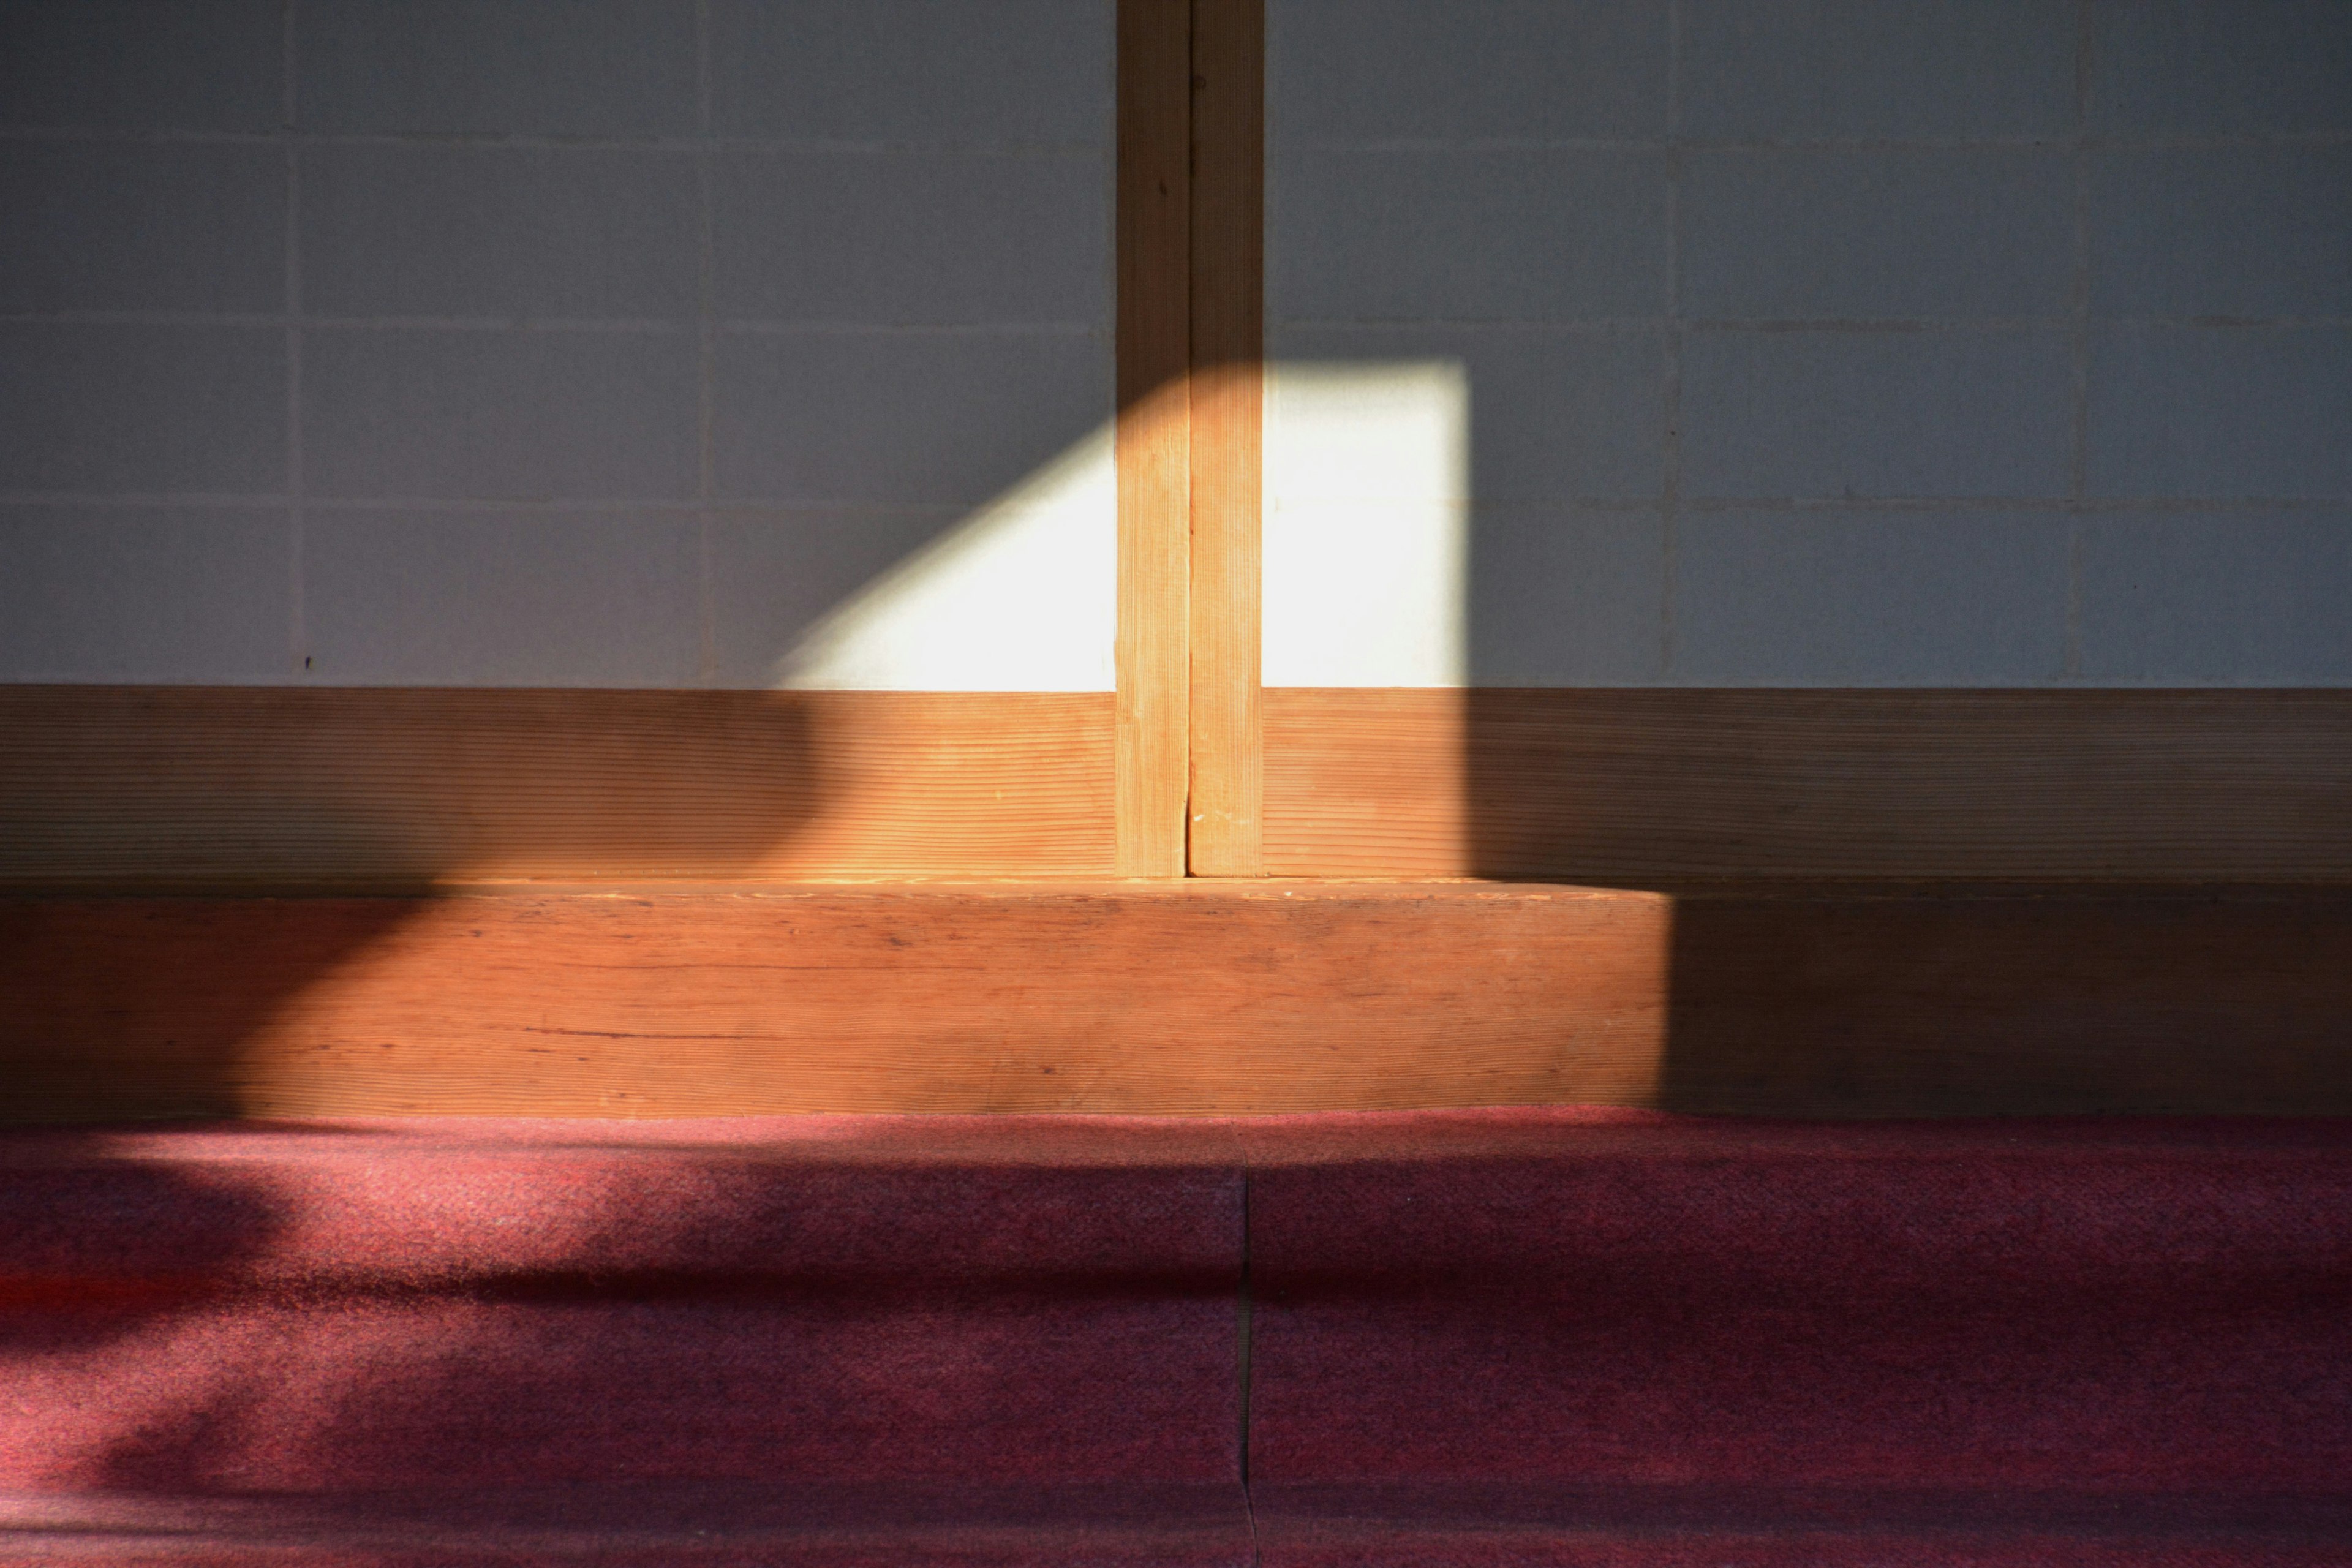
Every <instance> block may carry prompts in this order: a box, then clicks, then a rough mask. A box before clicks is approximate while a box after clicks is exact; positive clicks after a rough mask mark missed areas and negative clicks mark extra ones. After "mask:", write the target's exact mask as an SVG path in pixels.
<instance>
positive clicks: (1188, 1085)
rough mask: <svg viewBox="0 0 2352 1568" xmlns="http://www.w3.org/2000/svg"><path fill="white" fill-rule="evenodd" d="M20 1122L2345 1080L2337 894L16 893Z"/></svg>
mask: <svg viewBox="0 0 2352 1568" xmlns="http://www.w3.org/2000/svg"><path fill="white" fill-rule="evenodd" d="M0 994H5V995H7V997H8V998H9V1005H8V1007H7V1008H6V1009H5V1010H0V1081H5V1082H6V1083H7V1085H8V1094H7V1095H6V1097H5V1111H0V1114H5V1116H6V1117H8V1118H11V1119H15V1120H28V1119H80V1120H98V1121H104V1120H111V1119H120V1118H130V1117H140V1116H159V1115H195V1114H231V1113H234V1114H247V1115H265V1116H326V1115H377V1114H411V1113H435V1114H461V1113H462V1114H500V1115H507V1114H532V1115H594V1116H672V1115H695V1114H719V1113H749V1112H768V1111H776V1112H782V1111H940V1112H945V1111H1087V1112H1110V1113H1125V1114H1136V1113H1154V1114H1157V1113H1169V1114H1183V1113H1193V1112H1268V1111H1307V1110H1374V1109H1394V1108H1403V1107H1413V1106H1444V1105H1484V1104H1527V1103H1561V1102H1577V1101H1582V1102H1607V1103H1616V1104H1629V1105H1648V1106H1656V1107H1662V1108H1666V1109H1673V1110H1698V1111H1738V1112H1759V1113H1769V1114H1775V1115H1790V1116H1873V1115H1931V1114H1991V1113H2021V1112H2050V1111H2070V1112H2071V1111H2199V1112H2225V1111H2262V1112H2305V1113H2307V1112H2347V1111H2352V893H2347V892H2346V891H2344V890H2341V889H2306V890H2304V891H2301V892H2294V891H2288V892H2278V891H2262V890H2251V891H2240V892H2231V893H2214V892H2200V891H2186V892H2164V893H2159V892H2150V891H2145V890H2143V891H2140V892H2137V893H2115V892H2099V891H2073V892H2068V891H2063V890H2059V891H2053V890H2049V889H2042V890H2032V889H2025V890H2006V891H1992V890H1986V891H1979V892H1973V893H1965V894H1960V895H1957V896H1956V895H1954V894H1952V893H1950V892H1949V891H1944V892H1934V893H1929V892H1910V891H1903V890H1888V889H1875V890H1874V889H1852V888H1847V889H1815V890H1780V891H1772V890H1762V891H1758V890H1753V889H1750V890H1745V891H1738V890H1734V891H1722V890H1718V891H1717V892H1713V893H1701V894H1694V895H1685V896H1679V897H1672V896H1667V895H1663V894H1657V893H1647V892H1633V891H1612V890H1604V889H1578V888H1563V887H1544V886H1517V887H1497V886H1492V885H1477V884H1437V885H1411V884H1371V885H1365V884H1305V883H1282V882H1271V881H1267V882H1257V883H1246V884H1244V883H1223V884H1210V883H1203V882H1200V881H1193V882H1189V883H1183V882H1179V883H1160V884H1138V883H1116V882H1106V883H1098V884H1094V885H1087V886H1061V887H1025V888H1008V887H963V888H957V887H929V888H922V887H904V886H901V887H842V886H835V887H826V888H807V887H802V888H751V887H742V886H737V887H731V888H710V887H704V888H688V889H654V888H646V889H634V890H631V889H612V888H600V889H577V890H563V889H523V888H515V889H503V890H501V889H486V890H476V891H466V892H455V893H449V894H445V895H443V896H439V897H415V898H373V899H361V898H311V899H263V898H232V899H224V898H211V897H181V898H144V897H117V898H87V897H51V898H16V899H7V900H0Z"/></svg>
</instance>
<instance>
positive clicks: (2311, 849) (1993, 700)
mask: <svg viewBox="0 0 2352 1568" xmlns="http://www.w3.org/2000/svg"><path fill="white" fill-rule="evenodd" d="M1265 713H1266V786H1265V787H1266V803H1265V817H1266V829H1265V832H1266V838H1265V843H1266V865H1267V868H1268V869H1269V870H1270V871H1271V872H1273V873H1274V874H1275V875H1277V876H1291V877H1367V876H1377V877H1465V876H1467V877H1502V878H1543V879H1566V880H1574V881H1579V882H1610V883H1617V884H1622V885H1629V886H1636V887H1661V886H1667V885H1671V884H1675V883H1678V882H1686V881H1690V880H1693V879H1719V878H1798V879H1843V878H1895V879H1995V880H1999V879H2093V880H2119V881H2138V882H2193V881H2221V882H2232V881H2235V882H2269V881H2322V882H2325V881H2343V880H2352V691H2303V690H2275V691H2252V690H2234V691H2232V690H2221V691H2083V690H2074V691H1834V690H1821V691H1803V690H1724V691H1696V690H1694V691H1675V690H1613V691H1612V690H1581V691H1579V690H1540V691H1509V690H1470V691H1447V690H1418V689H1416V690H1339V689H1307V688H1282V687H1276V688H1271V689H1268V690H1267V691H1266V693H1265Z"/></svg>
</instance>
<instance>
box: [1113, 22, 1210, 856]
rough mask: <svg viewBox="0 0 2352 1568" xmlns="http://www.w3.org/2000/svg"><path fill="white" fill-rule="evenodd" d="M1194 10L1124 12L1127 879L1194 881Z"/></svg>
mask: <svg viewBox="0 0 2352 1568" xmlns="http://www.w3.org/2000/svg"><path fill="white" fill-rule="evenodd" d="M1191 165H1192V0H1118V220H1117V226H1116V243H1117V246H1118V262H1117V272H1118V326H1117V330H1118V348H1117V354H1118V431H1117V440H1116V447H1117V452H1118V647H1117V654H1116V662H1117V668H1118V741H1117V746H1118V751H1117V790H1116V805H1115V808H1114V809H1115V814H1116V816H1117V827H1118V871H1119V874H1120V875H1121V876H1125V877H1181V876H1182V875H1183V874H1184V814H1185V797H1186V792H1187V789H1188V787H1189V784H1188V776H1187V775H1188V773H1189V763H1188V743H1187V735H1188V730H1189V726H1190V723H1191V716H1190V706H1191V705H1190V698H1189V695H1188V682H1189V678H1190V671H1189V668H1188V662H1189V660H1188V655H1187V647H1188V645H1189V643H1190V640H1191V627H1190V614H1191V612H1190V608H1189V601H1190V598H1191V592H1192V548H1191V546H1192V411H1191V407H1190V403H1189V396H1188V393H1187V389H1186V373H1187V370H1188V367H1189V364H1190V359H1191V341H1190V331H1191V329H1190V321H1191V313H1192V300H1191V281H1190V279H1191V272H1192V177H1191Z"/></svg>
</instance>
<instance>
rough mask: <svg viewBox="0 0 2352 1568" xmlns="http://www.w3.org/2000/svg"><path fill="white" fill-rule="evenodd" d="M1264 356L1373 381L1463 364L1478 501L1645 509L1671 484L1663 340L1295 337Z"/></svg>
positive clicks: (1500, 335) (1318, 332) (1297, 332)
mask: <svg viewBox="0 0 2352 1568" xmlns="http://www.w3.org/2000/svg"><path fill="white" fill-rule="evenodd" d="M1267 350H1268V353H1269V354H1270V355H1271V356H1272V357H1273V358H1274V359H1275V360H1276V361H1277V362H1278V363H1283V364H1286V365H1305V364H1312V365H1314V366H1316V367H1317V373H1318V374H1321V375H1326V376H1344V375H1345V374H1347V371H1348V368H1349V366H1350V365H1361V366H1363V367H1364V368H1365V371H1366V373H1367V374H1372V375H1377V374H1381V367H1383V366H1387V365H1395V364H1402V363H1447V364H1454V365H1459V366H1460V367H1461V368H1462V374H1464V376H1465V378H1466V380H1467V384H1468V387H1469V407H1468V447H1469V476H1470V487H1469V493H1470V494H1471V495H1472V496H1475V498H1477V499H1478V500H1481V501H1521V500H1636V499H1647V498H1650V497H1654V496H1656V495H1657V494H1658V493H1659V491H1660V488H1661V486H1662V485H1663V484H1664V478H1665V471H1664V417H1665V402H1664V394H1665V345H1664V333H1663V332H1662V331H1657V330H1653V329H1635V330H1629V331H1569V332H1563V331H1524V330H1519V329H1514V328H1473V329H1464V328H1444V327H1379V328H1370V329H1364V328H1357V329H1346V330H1335V329H1330V328H1287V329H1282V330H1279V331H1275V332H1273V333H1270V334H1269V336H1268V342H1267ZM1277 417H1279V411H1277ZM1273 438H1276V437H1270V439H1273Z"/></svg>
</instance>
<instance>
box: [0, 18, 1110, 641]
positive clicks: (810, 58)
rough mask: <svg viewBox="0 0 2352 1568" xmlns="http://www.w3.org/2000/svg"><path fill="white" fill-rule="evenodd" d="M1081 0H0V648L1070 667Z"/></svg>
mask: <svg viewBox="0 0 2352 1568" xmlns="http://www.w3.org/2000/svg"><path fill="white" fill-rule="evenodd" d="M1111 21H1112V5H1111V0H992V3H991V4H988V5H973V4H970V3H968V0H700V3H698V0H583V3H580V4H564V5H553V4H548V3H545V0H292V3H291V4H290V5H288V4H284V3H282V0H160V3H157V0H8V3H7V4H6V5H5V6H0V236H5V239H0V679H8V680H18V681H24V680H69V681H79V680H87V681H187V682H205V681H219V682H254V683H270V682H289V681H310V682H313V683H321V684H378V683H388V684H417V685H432V684H496V685H568V686H690V685H719V686H753V687H756V686H765V685H769V684H772V683H774V682H775V681H777V680H778V679H793V678H794V676H795V674H796V673H798V674H802V675H806V676H807V677H808V679H812V680H814V681H817V682H819V683H826V668H834V667H830V666H828V667H824V668H813V667H812V666H811V665H810V663H809V661H808V660H807V659H806V658H803V659H802V660H801V661H800V662H799V663H797V664H795V663H794V662H793V651H794V649H795V648H796V647H800V646H801V645H802V644H803V643H804V642H805V641H806V639H807V638H808V637H809V636H810V634H811V632H812V630H813V629H814V628H816V627H817V626H818V625H819V623H820V621H821V620H822V618H823V617H824V616H825V615H826V614H827V612H829V611H833V610H835V609H836V608H837V607H839V606H841V605H843V604H844V603H845V602H847V601H854V600H856V598H857V597H858V595H860V593H861V591H862V590H868V589H871V588H872V586H873V584H874V583H875V580H876V579H877V576H882V575H885V574H888V573H889V572H890V571H891V570H892V568H894V567H902V568H903V566H904V563H906V562H907V561H908V558H909V557H910V556H914V555H919V554H920V553H921V552H923V551H924V550H925V549H926V547H928V546H931V545H934V544H936V543H938V542H940V541H941V539H942V536H945V535H950V534H954V533H955V532H956V531H958V530H960V529H962V530H965V531H966V532H967V533H969V531H970V530H969V529H968V528H967V525H971V524H974V522H975V520H978V522H979V524H981V525H983V526H982V532H983V533H985V534H987V537H985V538H980V539H977V540H975V539H974V538H971V537H963V538H961V539H959V540H957V541H954V542H951V547H949V548H945V549H943V550H940V551H934V552H933V555H934V557H936V558H940V559H946V560H949V561H950V563H961V565H960V566H959V568H958V569H960V570H972V569H973V567H972V563H973V562H974V561H975V560H979V561H980V566H981V568H982V569H980V570H978V573H977V574H978V577H979V578H980V579H981V580H982V581H984V582H985V583H986V584H987V586H988V590H989V592H988V595H987V597H986V600H985V602H984V604H983V605H982V609H984V610H986V611H987V612H988V613H989V614H991V615H992V616H994V619H993V620H992V621H991V620H988V619H987V618H985V616H983V617H982V619H981V620H978V621H975V622H974V623H973V624H972V625H971V628H970V632H971V635H970V636H968V637H960V638H958V639H953V640H954V641H955V642H956V643H958V644H959V645H960V647H961V652H960V653H959V654H957V655H956V656H955V657H954V658H952V659H950V660H949V661H948V662H947V663H946V664H945V665H943V664H942V656H941V654H940V647H941V646H942V645H941V643H940V639H938V638H933V639H931V640H929V642H926V643H924V644H922V645H921V646H920V647H911V648H910V650H909V651H908V652H907V654H906V655H905V656H904V657H899V658H892V657H877V654H876V650H875V649H874V647H871V646H865V647H859V646H856V637H855V636H854V635H852V634H854V632H855V630H856V628H854V627H853V628H848V630H846V631H845V630H844V628H842V627H840V626H833V627H832V628H830V633H829V635H830V636H831V638H832V641H831V643H830V644H829V645H828V646H829V647H835V649H836V651H838V649H839V648H840V647H842V646H844V644H845V639H846V642H847V644H848V645H849V647H850V651H851V652H852V653H855V654H856V655H858V657H859V658H863V660H864V662H863V663H862V664H859V665H857V666H856V670H857V672H859V673H857V674H855V675H853V676H852V677H851V679H862V680H863V681H864V683H866V684H876V685H894V684H895V685H911V686H958V685H961V686H972V685H980V686H987V685H992V684H1001V685H1004V686H1011V687H1064V688H1070V687H1076V688H1102V687H1107V686H1108V684H1109V681H1110V662H1109V653H1110V647H1109V644H1110V626H1111V616H1112V595H1113V580H1112V575H1111V572H1112V567H1111V562H1112V554H1111V551H1112V540H1113V537H1114V534H1113V530H1114V518H1113V515H1112V501H1111V499H1110V491H1109V489H1108V485H1107V484H1106V483H1104V482H1102V480H1103V476H1102V475H1100V474H1097V473H1095V472H1094V471H1093V468H1100V467H1101V466H1102V465H1104V464H1107V462H1108V457H1107V448H1104V447H1102V444H1101V443H1100V441H1099V439H1098V438H1097V437H1098V433H1099V431H1100V430H1101V428H1102V427H1103V426H1104V425H1105V423H1106V421H1107V420H1108V418H1109V416H1110V412H1111V395H1112V379H1111V370H1112V361H1111V340H1110V309H1111V292H1110V290H1111V274H1110V267H1111V257H1110V218H1111V210H1110V202H1111V178H1112V170H1111V163H1110V154H1111V129H1112V101H1111V93H1112V26H1111ZM1073 453H1076V454H1077V455H1078V456H1079V457H1080V458H1084V459H1085V460H1084V461H1080V462H1078V463H1077V464H1076V469H1074V468H1073V464H1072V463H1071V462H1070V461H1067V460H1066V459H1068V458H1071V456H1072V454H1073ZM1089 455H1092V456H1089ZM1089 462H1090V463H1091V464H1092V467H1091V468H1090V467H1088V466H1087V465H1088V463H1089ZM1077 470H1083V471H1077ZM1041 471H1043V472H1044V473H1045V475H1046V476H1047V477H1048V478H1050V479H1054V481H1055V485H1058V487H1059V488H1058V489H1055V490H1054V493H1053V494H1052V495H1049V496H1046V497H1045V498H1044V499H1045V501H1046V502H1048V503H1052V504H1050V505H1047V506H1046V507H1045V510H1046V511H1052V512H1054V515H1053V516H1052V517H1050V518H1046V519H1045V521H1042V522H1041V521H1040V518H1039V515H1038V514H1039V512H1040V506H1039V504H1038V503H1039V500H1040V498H1039V496H1038V494H1037V490H1038V486H1037V485H1036V484H1034V483H1033V484H1029V485H1027V486H1026V487H1025V488H1024V480H1029V479H1033V478H1034V476H1036V475H1038V474H1039V473H1040V472H1041ZM1048 488H1049V489H1050V488H1052V487H1048ZM1008 495H1011V496H1013V498H1014V499H1015V500H1017V501H1018V502H1019V503H1020V504H1019V506H1017V507H1015V508H1014V509H1013V510H1016V511H1019V512H1020V513H1021V515H1019V516H1010V517H1008V516H1006V515H1003V513H1004V512H1005V509H1004V508H1003V507H1002V506H1000V507H996V508H993V509H992V507H991V504H990V503H992V501H998V500H1002V499H1003V498H1005V497H1007V496H1008ZM1055 506H1058V507H1059V509H1060V510H1058V511H1054V508H1055ZM1041 528H1043V529H1044V531H1043V532H1041V531H1040V530H1041ZM1055 529H1058V530H1059V532H1055V531H1054V530H1055ZM1007 531H1009V533H1007ZM999 534H1006V535H1007V537H1009V538H1010V540H1011V544H1012V546H1013V548H1012V552H1011V554H1010V555H1007V552H1006V551H1005V550H1003V549H994V551H993V554H992V546H991V545H990V540H991V539H993V538H995V537H996V536H997V535H999ZM1041 541H1042V542H1041ZM1024 549H1025V551H1026V552H1027V553H1026V554H1025V555H1024V554H1023V553H1022V551H1023V550H1024ZM996 556H1005V557H1006V559H1004V560H997V559H995V557H996ZM983 558H984V559H983ZM1008 562H1009V563H1010V564H1008ZM1033 564H1034V565H1036V566H1037V568H1038V572H1040V573H1042V574H1043V575H1042V576H1041V575H1037V574H1035V573H1033V572H1031V571H1030V570H1029V566H1030V565H1033ZM916 575H917V576H918V577H920V575H921V574H920V573H919V572H918V573H917V574H916ZM933 575H934V576H936V575H937V574H936V573H934V574H933ZM905 576H906V572H905V571H904V570H901V571H900V573H899V577H900V578H902V579H903V578H904V577H905ZM1033 577H1034V581H1033V580H1032V579H1033ZM900 586H901V590H902V591H901V592H900V595H899V596H900V598H901V599H902V600H903V599H906V598H907V597H908V592H911V591H912V590H908V589H907V587H906V584H903V583H902V584H901V585H900ZM926 588H927V584H924V583H922V582H917V583H915V584H913V590H924V589H926ZM928 591H929V593H930V594H931V602H935V601H938V600H939V598H940V595H939V592H938V584H936V583H931V584H928ZM1024 592H1026V593H1027V594H1028V595H1029V596H1028V598H1026V599H1024V596H1023V595H1024ZM915 596H916V598H917V599H919V597H920V595H919V593H918V594H916V595H915ZM868 597H869V598H870V597H871V595H870V594H869V595H868ZM884 608H885V609H887V608H888V606H887V605H886V606H884ZM906 613H907V612H905V611H904V610H903V608H902V610H901V612H900V620H901V622H903V620H904V618H905V614H906ZM950 613H952V610H951V612H950ZM1006 628H1010V632H1011V635H1010V636H1009V637H1008V638H1007V639H1006V641H1005V647H1006V648H1007V649H1009V650H1010V651H1009V652H1006V653H1004V654H1003V656H1002V657H1000V656H999V654H998V652H997V651H996V642H995V637H994V634H995V632H997V631H1003V630H1005V629H1006ZM1041 628H1042V629H1041ZM868 641H869V643H870V641H871V639H870V638H869V639H868ZM838 663H839V659H838V658H836V659H835V664H836V665H838ZM818 664H819V665H822V664H823V661H822V660H819V661H818ZM780 666H781V668H782V673H781V674H780ZM834 673H835V675H838V674H839V669H838V668H835V670H834ZM831 683H835V684H838V683H841V681H839V680H837V679H836V680H834V681H832V682H831Z"/></svg>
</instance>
